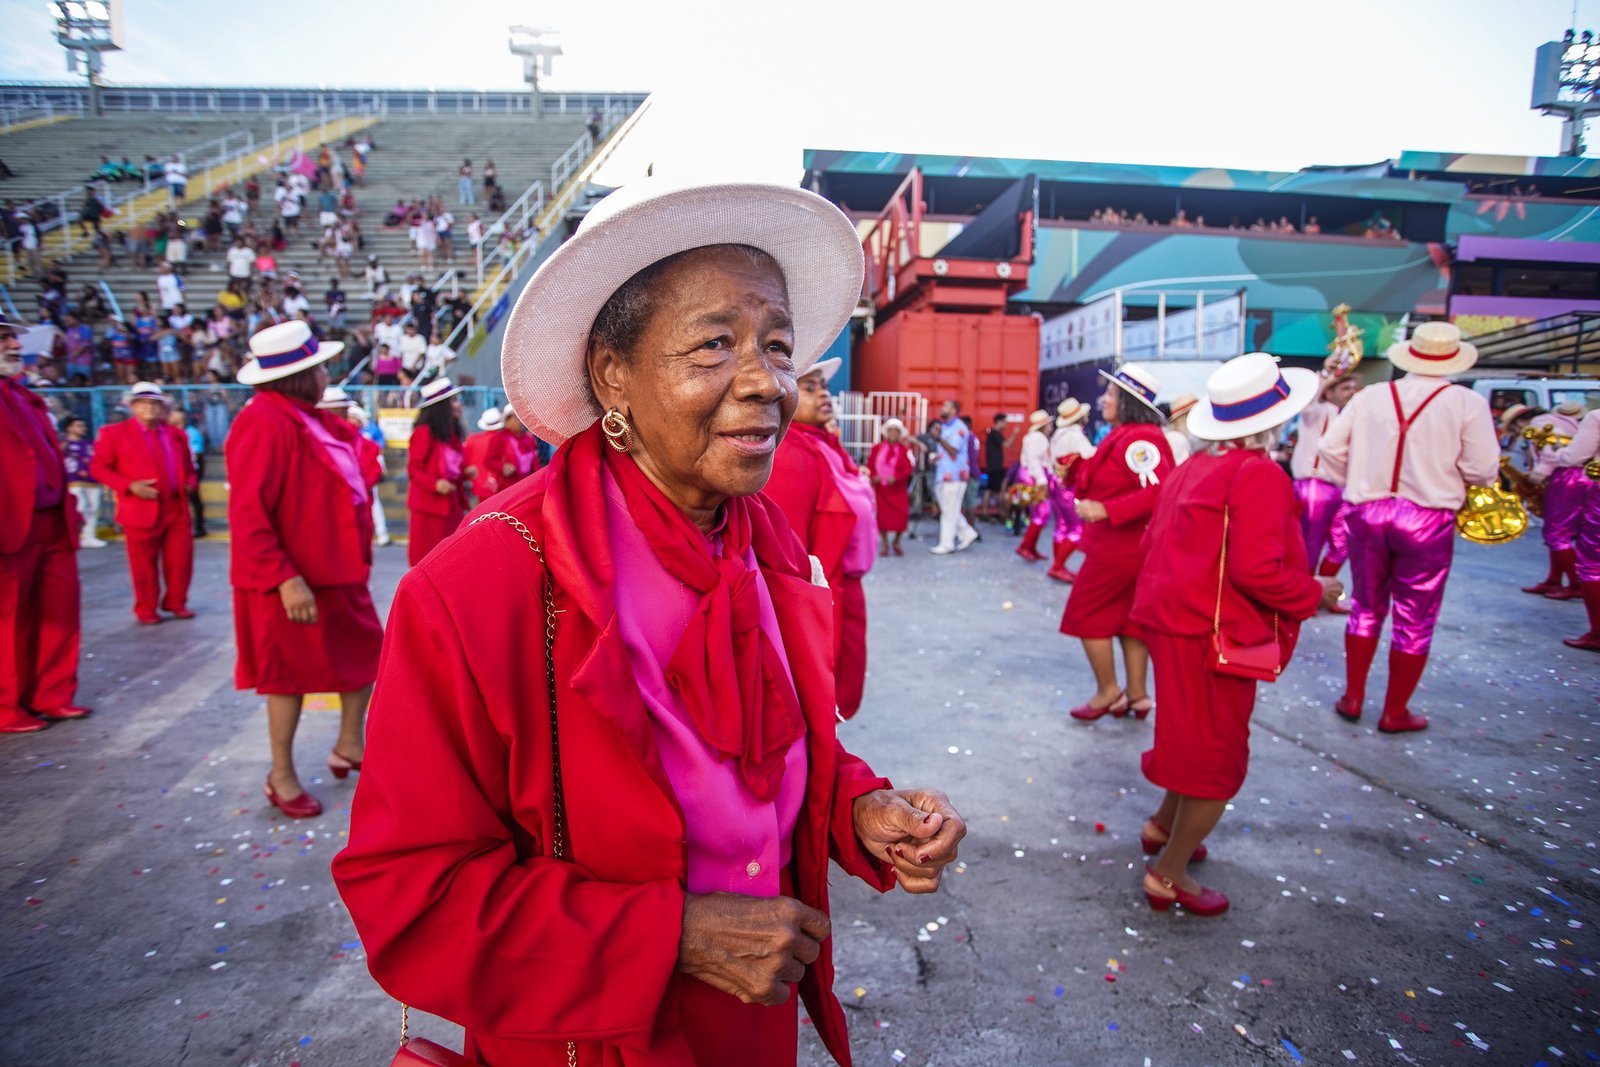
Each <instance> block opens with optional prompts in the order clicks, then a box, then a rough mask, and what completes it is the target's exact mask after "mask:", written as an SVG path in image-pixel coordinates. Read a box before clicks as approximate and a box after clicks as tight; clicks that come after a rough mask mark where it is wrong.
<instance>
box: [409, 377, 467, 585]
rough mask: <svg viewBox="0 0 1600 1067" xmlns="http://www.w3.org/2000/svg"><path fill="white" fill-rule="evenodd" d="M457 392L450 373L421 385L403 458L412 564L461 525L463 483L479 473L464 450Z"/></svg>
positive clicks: (464, 495) (464, 498)
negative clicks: (407, 452)
mask: <svg viewBox="0 0 1600 1067" xmlns="http://www.w3.org/2000/svg"><path fill="white" fill-rule="evenodd" d="M460 393H461V390H460V389H458V388H456V387H455V386H453V385H451V384H450V379H449V378H435V379H433V380H432V381H430V382H428V384H426V385H424V386H423V387H422V394H421V395H422V403H421V404H420V405H418V407H417V422H416V428H415V429H413V430H412V431H411V444H410V446H409V450H408V451H409V454H408V456H407V458H406V474H407V475H409V477H410V485H409V486H408V488H407V489H406V506H407V507H409V508H410V510H411V534H410V539H409V540H408V541H407V542H406V561H407V562H408V563H410V564H411V565H412V566H413V567H415V566H416V565H417V564H418V563H420V562H422V557H423V556H426V555H427V554H428V553H429V552H431V551H433V546H434V545H437V544H438V543H439V542H440V541H443V540H444V539H445V538H446V537H449V536H450V535H451V534H453V533H455V532H456V527H457V526H460V525H461V518H462V516H464V515H465V514H466V513H467V483H468V482H470V481H472V479H473V477H474V476H476V474H477V473H478V472H477V471H476V470H474V469H473V468H471V467H469V466H468V465H467V461H466V457H465V455H463V453H462V447H461V446H462V444H463V440H464V437H465V435H464V434H463V433H462V431H461V401H460V400H459V399H457V397H458V396H459V395H460Z"/></svg>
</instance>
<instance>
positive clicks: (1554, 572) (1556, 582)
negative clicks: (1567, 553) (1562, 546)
mask: <svg viewBox="0 0 1600 1067" xmlns="http://www.w3.org/2000/svg"><path fill="white" fill-rule="evenodd" d="M1549 552H1550V573H1549V574H1547V575H1545V576H1544V579H1543V580H1542V581H1539V582H1535V583H1534V584H1533V585H1525V586H1523V587H1522V591H1523V592H1524V593H1533V594H1534V595H1535V596H1544V595H1545V594H1547V593H1553V592H1555V591H1556V590H1557V589H1560V588H1561V552H1560V551H1559V550H1558V549H1554V548H1552V549H1550V550H1549ZM1573 556H1574V558H1576V556H1577V553H1573Z"/></svg>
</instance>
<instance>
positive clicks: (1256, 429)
mask: <svg viewBox="0 0 1600 1067" xmlns="http://www.w3.org/2000/svg"><path fill="white" fill-rule="evenodd" d="M1321 390H1322V379H1321V378H1319V377H1318V376H1317V373H1316V372H1315V371H1309V370H1302V369H1301V368H1299V367H1289V368H1280V367H1279V366H1278V357H1277V356H1273V355H1268V354H1267V353H1266V352H1249V353H1246V354H1245V355H1242V356H1239V357H1238V358H1236V359H1230V360H1228V362H1226V363H1224V364H1223V365H1222V366H1220V367H1218V368H1217V369H1216V370H1215V371H1213V372H1212V373H1211V377H1210V378H1207V379H1206V398H1205V399H1204V400H1201V401H1200V402H1199V403H1197V404H1195V406H1194V407H1192V408H1190V409H1189V424H1188V432H1189V434H1190V436H1192V437H1198V438H1199V439H1200V440H1202V441H1237V440H1238V439H1239V438H1241V437H1249V436H1250V435H1251V434H1253V433H1260V432H1261V431H1262V430H1270V429H1272V428H1273V427H1274V426H1282V425H1283V424H1284V423H1286V422H1288V421H1289V420H1290V419H1291V418H1293V417H1294V416H1295V415H1298V414H1299V413H1300V412H1301V411H1302V410H1303V409H1304V408H1305V406H1306V405H1307V404H1309V403H1311V402H1312V401H1313V400H1315V399H1316V398H1317V394H1318V393H1319V392H1321Z"/></svg>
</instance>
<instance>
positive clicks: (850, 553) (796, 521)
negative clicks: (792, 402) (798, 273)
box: [766, 357, 877, 719]
mask: <svg viewBox="0 0 1600 1067" xmlns="http://www.w3.org/2000/svg"><path fill="white" fill-rule="evenodd" d="M843 362H844V361H843V360H841V359H838V358H837V357H836V358H833V359H824V360H822V361H821V362H819V363H818V364H817V365H816V366H815V367H813V368H812V369H811V370H810V371H808V372H807V373H805V374H802V375H800V377H799V403H798V404H797V405H796V407H795V413H794V421H793V423H791V424H790V426H789V433H788V436H786V437H785V438H784V439H783V443H782V444H781V445H779V446H778V451H777V455H776V456H775V457H774V458H773V461H772V479H771V481H769V482H768V483H767V489H766V495H767V497H768V498H769V499H770V500H771V501H772V502H773V503H774V504H777V505H778V507H780V508H782V509H783V514H784V516H785V517H786V518H787V519H788V520H789V525H790V526H791V527H793V529H794V532H795V533H797V534H799V535H800V543H801V544H802V545H803V546H804V547H805V550H806V551H807V552H808V553H810V554H811V555H812V556H815V557H816V558H817V559H818V560H819V561H820V562H821V564H822V573H823V575H824V576H826V578H827V580H828V588H829V589H831V590H833V671H834V690H835V692H836V694H837V697H838V701H839V717H840V718H843V719H849V718H852V717H854V715H855V713H856V712H858V711H860V710H861V696H862V692H863V691H864V689H865V686H866V680H867V595H866V593H865V592H864V591H863V590H862V588H861V579H862V578H863V577H865V576H866V573H867V572H868V571H870V570H871V569H872V561H873V558H874V557H873V551H872V549H873V545H874V544H875V543H876V542H877V537H876V536H875V535H876V529H875V523H874V520H873V517H872V487H871V486H870V485H868V484H867V481H866V479H865V478H863V477H862V475H861V468H859V467H857V466H856V462H855V460H853V459H851V458H850V453H848V452H846V451H845V450H844V446H843V445H842V444H840V443H839V438H838V437H836V436H835V435H834V433H833V431H832V430H830V429H829V428H828V424H829V423H830V422H831V421H832V420H833V397H832V395H831V394H830V393H829V392H828V379H830V378H832V377H833V375H834V373H835V372H836V371H838V369H839V367H840V365H841V364H842V363H843Z"/></svg>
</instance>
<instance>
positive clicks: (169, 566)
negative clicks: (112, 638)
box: [123, 496, 194, 619]
mask: <svg viewBox="0 0 1600 1067" xmlns="http://www.w3.org/2000/svg"><path fill="white" fill-rule="evenodd" d="M123 536H124V537H126V538H127V543H128V572H129V574H130V575H131V576H132V577H133V613H134V614H135V615H137V616H138V617H139V618H141V619H150V618H154V617H155V614H156V603H157V601H158V600H159V601H160V604H161V606H162V607H163V608H165V609H166V610H167V611H180V610H183V609H184V608H187V607H188V606H189V579H190V577H192V576H193V574H194V530H192V529H191V528H190V526H189V503H188V501H187V500H185V499H184V498H183V497H181V496H165V497H162V498H161V518H160V519H159V520H158V521H157V522H156V524H155V526H154V527H153V528H151V529H148V530H130V529H124V530H123ZM158 565H159V576H158V573H157V570H158ZM162 579H165V581H166V586H167V592H166V595H165V596H162V595H161V583H162Z"/></svg>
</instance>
